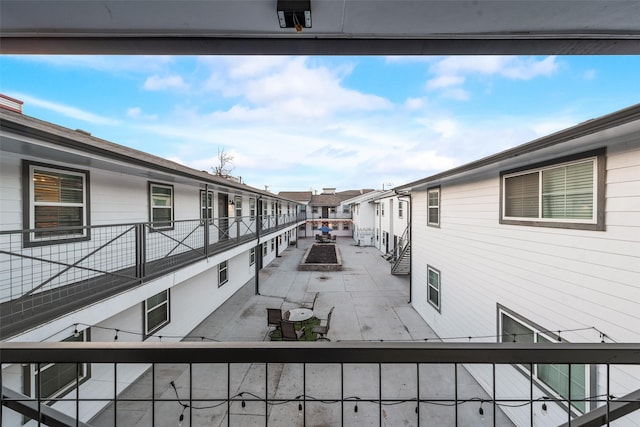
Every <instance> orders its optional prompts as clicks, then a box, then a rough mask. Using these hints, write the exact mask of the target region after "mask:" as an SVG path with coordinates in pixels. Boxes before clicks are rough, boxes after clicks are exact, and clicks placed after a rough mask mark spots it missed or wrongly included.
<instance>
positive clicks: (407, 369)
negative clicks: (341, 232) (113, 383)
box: [90, 238, 512, 427]
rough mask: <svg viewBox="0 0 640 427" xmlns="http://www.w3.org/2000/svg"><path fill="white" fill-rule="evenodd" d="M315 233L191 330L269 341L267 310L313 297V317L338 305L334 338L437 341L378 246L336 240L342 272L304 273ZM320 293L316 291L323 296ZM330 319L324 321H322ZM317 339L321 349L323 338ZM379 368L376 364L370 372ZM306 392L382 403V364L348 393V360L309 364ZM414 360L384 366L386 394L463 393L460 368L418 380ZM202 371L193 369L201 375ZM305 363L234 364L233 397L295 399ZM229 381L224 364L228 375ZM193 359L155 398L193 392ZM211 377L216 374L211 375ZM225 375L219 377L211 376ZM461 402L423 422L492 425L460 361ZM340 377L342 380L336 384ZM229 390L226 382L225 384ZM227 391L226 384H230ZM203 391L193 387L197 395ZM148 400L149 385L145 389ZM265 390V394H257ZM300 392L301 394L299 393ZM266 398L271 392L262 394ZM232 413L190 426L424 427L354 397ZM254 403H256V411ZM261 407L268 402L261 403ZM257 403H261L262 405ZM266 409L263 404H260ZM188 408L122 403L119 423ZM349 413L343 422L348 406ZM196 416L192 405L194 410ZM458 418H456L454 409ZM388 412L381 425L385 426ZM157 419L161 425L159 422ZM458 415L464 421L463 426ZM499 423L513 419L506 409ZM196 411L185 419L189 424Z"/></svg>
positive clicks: (443, 368)
mask: <svg viewBox="0 0 640 427" xmlns="http://www.w3.org/2000/svg"><path fill="white" fill-rule="evenodd" d="M313 242H314V239H312V238H307V239H300V240H298V247H297V248H296V247H293V246H290V247H289V248H288V249H287V250H286V251H285V252H284V253H283V254H282V256H280V257H278V258H277V259H276V260H275V261H274V262H272V263H271V264H270V265H268V266H266V267H265V268H264V269H262V270H261V271H260V277H259V279H260V280H259V282H260V295H254V290H255V284H254V283H253V281H251V282H250V283H247V284H246V285H245V286H244V287H243V288H241V289H240V290H239V291H238V292H236V294H235V295H233V296H232V297H231V298H230V299H229V300H228V301H226V302H225V303H224V304H223V305H222V306H221V307H220V308H219V309H217V310H216V311H215V312H214V313H212V314H211V315H210V316H209V317H208V318H207V319H205V320H204V321H203V322H202V323H201V324H200V325H199V326H198V327H196V328H195V329H194V330H193V331H192V332H191V333H190V335H191V336H204V337H208V338H213V339H215V340H218V341H262V340H269V331H270V330H272V328H268V327H267V322H266V319H267V310H266V308H267V307H269V308H278V307H281V308H282V310H283V312H284V311H286V310H288V309H291V308H296V307H302V306H304V307H308V308H310V307H311V305H312V304H313V303H314V298H315V305H314V307H313V311H314V315H315V316H317V317H318V318H321V319H326V315H327V313H328V312H329V309H330V308H331V307H334V306H335V309H334V312H333V317H332V320H331V328H330V331H329V334H328V337H329V338H330V339H331V340H332V341H363V340H367V341H378V340H384V341H412V340H415V341H423V340H424V339H425V338H429V339H434V340H436V339H437V337H436V335H435V333H434V332H433V330H432V329H431V328H430V327H429V326H428V325H427V324H426V323H425V322H424V320H423V319H422V318H421V317H420V316H419V315H418V313H417V312H416V311H415V310H414V309H413V308H412V307H411V305H410V304H409V303H408V299H409V278H408V277H407V276H393V275H391V274H390V270H391V265H390V264H389V263H388V262H387V261H385V260H384V259H383V258H382V257H381V254H380V252H379V251H378V250H377V249H375V248H372V247H358V246H353V245H352V243H353V240H352V239H350V238H338V240H337V242H338V243H337V244H339V245H340V251H341V253H342V258H343V265H344V269H343V270H342V271H336V272H320V271H318V272H315V271H298V270H297V266H298V263H299V262H300V261H301V259H302V256H303V254H304V251H305V250H306V249H307V247H308V246H309V245H311V244H312V243H313ZM316 294H317V297H316ZM323 322H324V320H323ZM318 345H323V344H322V342H318ZM372 368H373V369H372ZM305 369H306V377H307V383H306V390H307V391H306V394H307V396H311V397H322V398H324V399H328V398H329V397H327V396H332V398H334V396H335V395H336V393H337V398H338V399H340V395H341V393H344V396H345V397H346V396H354V395H355V396H359V397H361V398H362V399H376V398H377V397H378V395H379V392H378V391H377V390H378V381H379V378H378V373H379V371H378V367H377V366H374V367H372V366H370V365H364V366H352V365H351V366H348V367H347V366H345V367H344V374H345V375H344V384H343V387H344V390H343V391H341V385H340V384H339V381H336V379H338V380H339V378H340V366H339V365H332V366H331V367H327V366H324V365H310V366H307V367H306V368H305ZM415 369H416V368H415V366H405V365H391V366H389V365H387V366H385V367H384V369H383V370H382V377H383V380H384V384H383V387H382V396H383V398H387V399H390V398H399V399H400V398H403V397H409V398H410V397H411V396H415V395H416V387H419V389H420V395H421V396H422V395H424V393H430V396H437V397H439V398H451V399H453V398H454V396H455V395H456V391H455V389H454V379H455V378H456V375H455V374H454V369H455V368H454V366H453V365H435V366H434V365H428V366H427V367H426V368H424V369H421V371H420V379H419V381H416V371H415ZM195 371H196V369H195V368H194V370H193V375H196V372H195ZM302 372H303V371H302V367H301V366H300V365H298V364H288V365H279V366H272V365H269V368H268V382H266V381H265V370H264V367H258V366H253V365H250V364H238V365H233V368H232V370H231V375H232V377H233V378H234V381H232V384H231V391H230V392H231V394H236V393H238V392H240V391H243V390H252V391H254V390H257V389H258V390H259V388H260V387H262V390H263V389H264V384H265V383H267V384H268V388H269V395H270V396H274V395H275V396H280V395H286V396H295V395H297V394H302V390H303V389H302V379H301V378H302ZM220 374H222V376H223V377H224V378H223V380H224V381H225V383H226V368H224V370H223V371H222V372H221V373H220ZM189 375H190V369H189V366H188V365H186V364H185V365H167V364H165V365H157V366H156V367H155V385H154V388H155V395H156V397H157V398H160V399H165V398H166V399H175V397H176V394H175V392H174V390H173V388H172V387H171V386H170V383H171V381H175V384H176V385H177V390H178V392H179V393H180V395H181V396H183V397H186V400H188V396H189ZM208 375H213V374H211V373H210V372H209V373H208ZM216 379H217V378H216V377H215V376H213V377H212V378H211V380H212V381H215V380H216ZM457 380H458V389H457V397H458V399H469V400H471V399H473V400H474V401H473V402H467V403H463V404H459V405H457V410H456V408H455V407H452V406H438V405H433V406H432V405H421V407H420V423H419V424H420V425H438V426H453V425H474V426H475V425H493V413H492V412H493V411H492V409H493V408H492V406H491V405H490V404H485V406H484V417H482V418H481V417H480V416H479V414H478V408H479V406H480V405H479V401H480V399H490V397H489V395H487V394H486V393H485V392H484V390H483V389H482V388H481V387H480V386H479V385H478V383H477V382H476V381H475V380H474V379H473V378H472V377H471V375H469V373H468V372H467V371H466V370H465V369H464V367H462V366H458V367H457ZM336 382H338V384H336ZM151 384H152V373H151V371H148V372H147V373H146V374H145V375H143V376H142V377H141V378H140V379H139V380H138V381H137V382H136V384H134V385H132V386H131V387H129V389H127V390H126V391H125V392H124V393H123V394H122V395H121V396H119V398H124V399H127V398H136V397H138V393H141V391H140V390H145V389H146V390H148V389H149V387H151ZM218 387H222V386H218ZM223 388H226V384H225V385H224V387H223ZM193 392H194V393H195V390H194V391H193ZM142 393H143V394H144V395H145V396H146V395H148V391H145V392H142ZM254 393H256V394H260V392H259V391H258V392H255V391H254ZM292 393H293V394H292ZM262 394H264V393H262ZM233 405H234V406H232V407H231V410H230V411H227V410H226V409H227V406H226V404H225V405H223V406H222V407H221V408H220V409H218V410H216V411H213V412H216V413H213V412H212V411H199V410H196V409H193V411H192V414H191V417H192V419H191V422H192V425H227V417H228V416H229V414H231V422H230V424H231V425H242V426H244V425H265V424H267V423H268V425H276V426H280V425H282V426H285V425H286V426H289V425H301V426H302V425H303V424H306V425H341V424H342V425H383V424H384V425H407V426H410V425H418V420H417V414H416V413H415V403H411V402H408V403H404V404H399V405H390V406H385V407H383V409H382V411H379V409H378V405H377V404H374V403H365V402H362V403H361V404H360V408H361V409H360V411H359V412H358V413H354V412H353V410H352V409H351V408H352V406H353V405H354V402H353V401H348V402H344V403H343V407H344V409H343V407H342V406H341V404H340V403H333V404H321V403H315V402H311V403H309V402H307V404H306V405H307V406H306V408H305V420H304V421H303V417H302V415H301V413H300V411H299V410H298V405H297V403H296V402H294V403H293V404H289V405H278V406H271V407H269V410H268V415H267V417H266V419H265V415H264V405H263V404H262V405H261V402H248V403H247V407H246V408H240V405H239V404H237V402H236V403H234V404H233ZM250 405H258V409H256V410H250V409H249V408H250ZM260 405H261V406H260ZM254 408H255V407H254ZM260 408H262V409H260ZM181 409H182V408H181V407H180V406H179V404H178V403H173V404H162V405H156V407H155V416H153V418H152V414H151V412H152V408H151V406H150V405H148V404H147V405H141V404H136V403H135V402H132V403H131V404H128V405H122V404H120V405H118V410H117V415H116V416H115V420H116V422H117V425H118V426H132V427H133V426H136V427H137V426H150V425H152V423H153V425H176V423H177V418H178V416H179V415H180V412H181ZM343 410H344V414H345V415H344V418H342V413H341V412H342V411H343ZM187 412H188V411H187ZM456 414H457V415H456ZM380 417H382V418H383V419H382V423H380ZM152 420H153V421H152ZM456 420H457V422H456ZM90 423H91V425H93V426H95V427H102V426H112V425H113V424H114V413H113V405H110V406H109V407H107V408H106V409H105V410H104V411H103V412H102V413H101V414H99V415H98V416H97V417H96V418H94V419H93V420H92V421H91V422H90ZM496 424H497V425H500V426H509V425H512V424H511V422H510V421H509V419H508V418H507V417H506V416H505V415H504V413H503V412H502V411H501V410H500V409H499V408H498V409H497V414H496ZM183 425H189V424H188V417H186V416H185V424H183Z"/></svg>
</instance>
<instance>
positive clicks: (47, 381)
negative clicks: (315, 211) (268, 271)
mask: <svg viewBox="0 0 640 427" xmlns="http://www.w3.org/2000/svg"><path fill="white" fill-rule="evenodd" d="M0 106H2V108H0V149H1V153H0V178H1V181H2V185H1V186H0V200H1V204H0V215H1V217H2V224H1V234H0V302H1V305H0V307H1V311H0V316H1V317H0V338H1V339H2V340H3V341H31V342H33V341H36V342H39V341H63V340H71V341H77V340H86V341H107V342H109V341H114V340H118V341H131V342H142V341H159V340H161V341H180V340H182V339H183V338H184V337H185V336H187V335H188V334H189V332H190V331H191V330H193V328H194V327H196V326H197V325H198V324H199V323H200V322H201V321H202V320H203V319H205V318H206V317H207V316H208V315H209V314H210V313H211V312H213V311H214V310H215V309H216V308H217V307H219V306H220V305H221V304H222V303H223V302H224V301H226V300H227V299H228V298H229V297H230V296H231V295H233V294H234V293H235V292H236V291H237V290H238V289H239V288H241V287H242V286H243V285H245V284H248V283H250V282H252V281H253V282H255V286H256V292H257V291H258V290H259V283H258V274H257V273H258V271H259V269H260V268H262V266H265V265H267V264H269V263H270V262H271V261H272V260H274V259H275V257H276V256H277V255H278V254H279V253H281V252H282V251H284V250H285V249H286V247H287V245H289V244H290V243H291V242H295V240H296V239H297V229H298V226H299V225H300V224H303V223H304V217H303V216H300V214H299V213H298V212H299V204H298V203H297V202H295V201H292V200H287V199H283V198H280V197H277V196H275V195H273V194H271V193H268V192H266V191H261V190H258V189H255V188H252V187H250V186H247V185H243V184H239V183H237V182H233V181H229V180H225V179H224V178H220V177H216V176H213V175H211V174H208V173H206V172H201V171H197V170H194V169H191V168H187V167H185V166H182V165H180V164H177V163H174V162H171V161H168V160H165V159H162V158H158V157H155V156H152V155H150V154H147V153H143V152H139V151H136V150H133V149H130V148H127V147H123V146H120V145H117V144H114V143H111V142H108V141H104V140H101V139H99V138H96V137H93V136H91V135H90V134H88V133H87V132H84V131H75V130H71V129H67V128H63V127H60V126H56V125H53V124H51V123H47V122H44V121H40V120H38V119H35V118H33V117H28V116H26V115H23V114H22V113H21V108H20V106H21V104H20V103H19V102H17V101H15V100H12V99H11V98H7V97H2V102H1V103H0ZM7 106H8V107H9V108H5V107H7ZM2 368H3V370H2V376H3V384H4V385H8V386H10V387H11V389H13V390H16V391H19V392H21V393H22V394H24V395H26V396H34V395H35V394H36V390H35V384H37V382H36V377H38V376H39V377H40V378H39V380H40V383H41V384H42V390H41V397H43V396H46V397H51V398H55V397H59V396H63V395H65V394H66V392H67V391H68V388H69V387H68V386H70V385H71V386H73V385H74V384H75V383H74V381H75V374H76V369H75V365H73V366H72V367H70V366H68V365H60V364H58V365H56V364H48V365H44V366H40V367H38V366H37V365H25V366H19V365H9V366H6V365H3V367H2ZM145 369H146V366H143V365H137V366H134V365H126V366H121V367H119V369H118V385H117V387H118V390H119V391H120V390H122V389H124V388H125V387H126V386H127V385H128V384H130V382H131V381H133V380H134V379H135V378H136V377H137V376H138V375H140V374H141V373H142V372H143V371H144V370H145ZM82 370H83V372H82V375H81V377H82V379H81V381H82V382H83V383H82V385H81V386H80V391H81V393H87V394H85V396H86V395H91V396H94V397H95V398H96V399H100V396H101V393H103V392H106V390H102V389H101V386H100V379H101V378H109V377H110V378H113V375H114V373H113V367H112V366H109V365H92V366H88V365H87V366H83V367H82ZM111 392H113V391H111ZM67 396H68V397H72V396H70V394H67ZM67 404H69V405H72V403H69V402H66V403H65V402H59V403H56V404H54V405H53V406H54V407H55V408H56V409H58V410H60V411H62V412H65V411H66V410H67V409H69V408H67V407H66V406H65V405H67ZM100 409H101V404H100V403H99V402H95V403H94V404H92V405H83V407H82V408H81V414H80V419H81V420H82V421H86V420H88V419H90V418H91V417H92V416H93V415H94V414H95V413H97V412H98V411H99V410H100ZM10 412H11V411H5V412H4V413H3V414H4V415H3V423H5V422H6V423H7V424H6V425H20V424H21V423H20V422H19V421H18V420H17V419H16V420H13V419H7V418H6V417H11V415H10ZM71 412H74V411H71Z"/></svg>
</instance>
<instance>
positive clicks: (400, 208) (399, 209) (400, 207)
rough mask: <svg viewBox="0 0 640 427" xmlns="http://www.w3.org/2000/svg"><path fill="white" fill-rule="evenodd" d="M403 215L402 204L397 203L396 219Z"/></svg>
mask: <svg viewBox="0 0 640 427" xmlns="http://www.w3.org/2000/svg"><path fill="white" fill-rule="evenodd" d="M403 215H404V206H403V205H402V202H400V201H399V202H398V218H402V216H403Z"/></svg>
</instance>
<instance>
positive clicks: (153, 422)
mask: <svg viewBox="0 0 640 427" xmlns="http://www.w3.org/2000/svg"><path fill="white" fill-rule="evenodd" d="M151 425H152V426H154V425H156V364H155V363H152V364H151Z"/></svg>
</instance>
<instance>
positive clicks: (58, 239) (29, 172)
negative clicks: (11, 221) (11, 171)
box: [22, 160, 91, 247]
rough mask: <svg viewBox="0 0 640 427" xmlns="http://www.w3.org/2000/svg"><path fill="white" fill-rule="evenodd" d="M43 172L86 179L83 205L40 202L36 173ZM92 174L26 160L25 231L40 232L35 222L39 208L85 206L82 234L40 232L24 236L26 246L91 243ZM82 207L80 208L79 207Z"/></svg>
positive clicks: (24, 166) (23, 200)
mask: <svg viewBox="0 0 640 427" xmlns="http://www.w3.org/2000/svg"><path fill="white" fill-rule="evenodd" d="M36 170H40V171H43V172H49V173H53V174H59V175H76V176H81V177H82V203H81V204H78V203H68V204H66V203H62V202H57V203H54V202H36V201H35V200H34V199H35V188H34V177H33V175H34V172H35V171H36ZM89 187H90V174H89V171H88V170H82V169H75V168H68V167H65V166H58V165H51V164H45V163H40V162H32V161H29V160H23V161H22V189H23V197H22V202H23V209H22V213H23V219H22V222H23V228H24V229H33V230H35V229H36V226H35V220H36V214H35V210H36V209H35V208H36V206H64V205H73V206H74V207H81V209H82V215H81V224H80V225H79V226H78V228H80V229H81V232H80V233H75V234H61V235H59V236H44V237H38V236H36V232H31V233H23V237H22V239H23V246H24V247H36V246H47V245H59V244H63V243H70V242H80V241H85V240H91V229H90V227H89V226H90V225H91V203H90V200H91V197H90V191H89ZM78 205H80V206H78Z"/></svg>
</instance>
